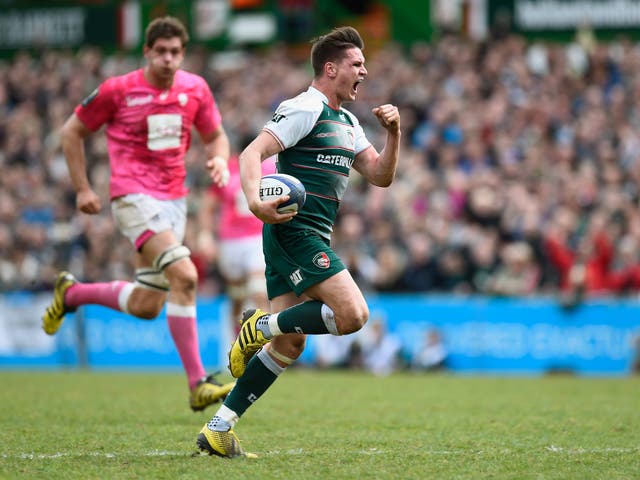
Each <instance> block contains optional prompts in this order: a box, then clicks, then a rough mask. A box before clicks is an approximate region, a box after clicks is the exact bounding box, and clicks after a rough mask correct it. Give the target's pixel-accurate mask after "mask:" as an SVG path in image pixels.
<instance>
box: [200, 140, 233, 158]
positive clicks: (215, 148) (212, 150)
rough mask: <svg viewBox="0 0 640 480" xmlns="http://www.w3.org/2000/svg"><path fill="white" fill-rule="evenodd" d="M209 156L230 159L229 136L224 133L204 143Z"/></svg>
mask: <svg viewBox="0 0 640 480" xmlns="http://www.w3.org/2000/svg"><path fill="white" fill-rule="evenodd" d="M204 149H205V152H206V154H207V158H214V157H221V158H223V159H224V160H225V161H226V160H228V159H229V152H230V147H229V138H228V137H227V135H226V134H224V133H222V134H220V135H218V136H216V137H215V138H213V139H211V140H209V141H208V142H206V143H205V144H204Z"/></svg>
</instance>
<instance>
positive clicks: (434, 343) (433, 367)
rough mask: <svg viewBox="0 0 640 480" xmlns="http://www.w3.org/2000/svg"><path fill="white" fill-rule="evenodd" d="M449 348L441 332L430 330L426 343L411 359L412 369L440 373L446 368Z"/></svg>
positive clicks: (426, 336) (426, 335) (424, 342)
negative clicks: (439, 371)
mask: <svg viewBox="0 0 640 480" xmlns="http://www.w3.org/2000/svg"><path fill="white" fill-rule="evenodd" d="M447 356H448V353H447V348H446V347H445V345H444V342H443V340H442V335H441V334H440V331H439V330H437V329H436V328H430V329H429V330H427V332H426V333H425V335H424V341H423V343H422V344H420V347H419V348H418V350H417V351H416V352H415V353H414V354H413V357H412V358H411V368H413V369H415V370H424V371H429V372H433V371H438V370H442V369H444V368H446V363H447Z"/></svg>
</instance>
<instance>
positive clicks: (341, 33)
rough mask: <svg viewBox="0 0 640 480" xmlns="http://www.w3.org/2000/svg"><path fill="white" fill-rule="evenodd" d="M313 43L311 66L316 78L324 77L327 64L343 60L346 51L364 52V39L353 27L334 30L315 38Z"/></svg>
mask: <svg viewBox="0 0 640 480" xmlns="http://www.w3.org/2000/svg"><path fill="white" fill-rule="evenodd" d="M311 43H312V44H313V47H311V66H312V67H313V73H314V75H315V76H316V78H317V77H319V76H320V75H322V71H323V69H324V64H325V63H327V62H337V61H339V60H341V59H342V57H343V56H344V51H345V50H348V49H350V48H359V49H360V50H364V42H363V41H362V37H361V36H360V34H359V33H358V31H357V30H356V29H355V28H353V27H338V28H334V29H333V30H331V32H330V33H327V34H326V35H322V36H320V37H318V38H314V39H313V40H311Z"/></svg>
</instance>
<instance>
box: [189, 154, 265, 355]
mask: <svg viewBox="0 0 640 480" xmlns="http://www.w3.org/2000/svg"><path fill="white" fill-rule="evenodd" d="M261 168H262V175H263V176H264V175H268V174H270V173H275V171H276V166H275V158H270V159H267V160H265V161H264V162H262V164H261ZM229 174H230V175H229V182H228V183H227V185H225V186H223V187H220V186H219V185H216V184H212V185H211V187H210V188H209V190H208V191H207V192H206V193H205V195H204V196H203V197H202V203H201V207H200V211H199V218H198V225H199V226H200V228H201V229H202V233H204V234H205V235H203V237H201V241H202V242H203V243H210V245H208V247H207V250H208V251H213V252H215V254H214V258H215V261H216V264H217V267H218V271H219V272H220V274H221V275H222V278H223V280H224V286H225V291H226V294H227V296H228V297H229V300H230V301H231V312H230V319H231V325H230V327H231V328H229V333H230V334H232V336H230V337H229V344H231V342H232V341H233V340H234V339H235V336H236V335H237V334H238V332H239V330H240V322H239V319H240V318H241V316H242V311H243V309H244V307H246V305H245V303H247V302H249V303H251V304H252V305H255V306H257V307H258V308H262V307H261V306H264V308H267V306H268V305H269V303H268V300H267V287H266V283H265V278H264V269H265V263H264V256H263V253H262V225H263V224H262V222H261V221H260V219H258V218H257V217H256V216H255V215H254V214H253V213H251V210H249V204H248V203H247V199H246V197H245V196H244V193H243V192H242V184H241V182H240V166H239V163H238V156H237V155H233V156H231V157H230V158H229ZM213 243H215V245H214V244H213Z"/></svg>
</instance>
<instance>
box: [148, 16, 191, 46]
mask: <svg viewBox="0 0 640 480" xmlns="http://www.w3.org/2000/svg"><path fill="white" fill-rule="evenodd" d="M173 37H179V38H180V42H181V43H182V47H183V48H184V47H186V46H187V43H188V42H189V34H188V33H187V29H186V28H185V26H184V24H183V23H182V22H181V21H180V20H178V19H177V18H175V17H169V16H167V17H159V18H155V19H154V20H152V21H151V23H149V25H148V26H147V29H146V30H145V38H144V44H145V45H146V46H147V47H149V48H151V47H153V45H154V44H155V43H156V41H157V40H158V39H159V38H173Z"/></svg>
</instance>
